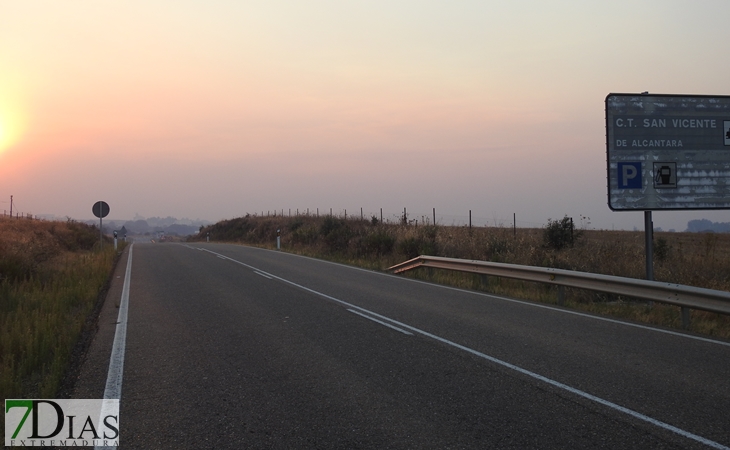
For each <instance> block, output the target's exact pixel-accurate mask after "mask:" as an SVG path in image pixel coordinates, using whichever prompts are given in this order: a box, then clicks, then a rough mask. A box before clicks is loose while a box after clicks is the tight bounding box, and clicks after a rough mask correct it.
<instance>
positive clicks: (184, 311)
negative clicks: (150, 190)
mask: <svg viewBox="0 0 730 450" xmlns="http://www.w3.org/2000/svg"><path fill="white" fill-rule="evenodd" d="M128 256H129V250H127V251H126V254H125V256H124V257H123V258H122V261H121V262H120V264H119V267H118V268H117V272H116V274H115V278H114V282H113V284H112V287H111V290H110V292H109V297H108V298H107V301H106V304H105V307H104V310H103V312H102V315H101V317H100V319H99V332H98V334H97V337H96V340H95V341H94V344H93V346H92V348H91V349H90V351H89V355H88V357H87V360H86V362H85V364H84V366H83V369H82V372H81V377H80V378H79V380H78V382H77V388H76V392H75V394H74V397H76V398H101V397H102V396H103V395H104V391H105V388H108V386H107V385H106V382H107V379H108V370H109V368H110V364H109V358H110V356H109V355H110V353H111V351H112V342H113V340H114V336H115V332H116V329H117V328H119V325H118V324H117V321H118V320H119V319H118V312H119V309H118V308H117V307H116V306H117V305H120V302H122V300H121V298H122V297H123V295H122V294H123V290H124V289H123V284H124V280H125V274H126V269H127V267H129V269H130V270H129V272H128V273H129V275H128V277H126V278H127V283H128V289H127V294H128V304H127V307H128V310H127V311H128V315H127V320H126V333H125V345H124V351H123V372H122V374H123V376H120V377H118V378H119V381H118V384H119V390H120V392H121V412H120V416H121V417H120V439H121V447H122V448H281V449H284V448H378V449H380V448H454V449H458V448H540V449H546V448H547V449H549V448H555V449H557V448H632V449H637V448H642V449H648V448H657V449H680V448H697V449H701V448H727V447H728V446H730V345H729V343H728V342H723V341H713V340H711V339H706V338H702V337H698V336H694V335H688V334H683V333H677V332H672V331H668V330H662V329H655V328H651V327H645V326H640V325H639V326H637V325H636V324H629V323H623V322H620V321H615V320H610V319H605V318H600V317H595V316H591V315H586V314H581V313H577V312H575V311H570V310H565V309H561V308H555V307H549V306H546V305H541V304H535V303H530V302H523V301H515V300H511V299H506V298H501V297H495V296H490V295H485V294H482V293H475V292H469V291H464V290H458V289H453V288H447V287H441V286H435V285H432V284H427V283H422V282H417V281H413V280H408V279H404V278H400V277H396V276H390V275H386V274H382V273H376V272H371V271H366V270H360V269H355V268H351V267H346V266H342V265H338V264H333V263H328V262H323V261H318V260H314V259H310V258H304V257H300V256H296V255H291V254H287V253H282V252H275V251H268V250H262V249H256V248H250V247H244V246H236V245H226V244H212V243H211V244H206V243H195V244H135V245H134V246H133V247H132V258H131V263H130V265H129V266H127V264H128V262H129V261H128Z"/></svg>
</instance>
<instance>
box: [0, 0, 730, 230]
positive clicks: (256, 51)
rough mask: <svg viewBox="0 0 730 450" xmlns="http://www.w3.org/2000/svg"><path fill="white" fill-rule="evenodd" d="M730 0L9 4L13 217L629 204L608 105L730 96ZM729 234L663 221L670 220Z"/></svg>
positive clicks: (549, 211)
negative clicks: (633, 95)
mask: <svg viewBox="0 0 730 450" xmlns="http://www.w3.org/2000/svg"><path fill="white" fill-rule="evenodd" d="M729 21H730V2H728V1H727V0H692V1H675V0H662V1H658V0H657V1H637V0H628V1H624V0H617V1H610V2H607V1H605V0H601V1H585V0H582V1H578V0H576V1H509V2H507V1H486V0H480V1H429V0H417V1H403V0H389V1H347V0H338V1H276V0H267V1H256V2H253V1H240V0H238V1H233V0H231V1H223V0H217V1H215V2H202V1H190V0H175V1H160V0H157V1H154V0H145V1H133V0H125V1H107V2H98V1H86V0H74V1H72V2H67V1H57V0H54V1H34V0H24V1H16V0H0V209H9V206H10V204H9V201H10V195H13V196H14V201H15V210H16V211H20V212H29V213H33V214H54V215H57V216H60V217H64V216H70V217H73V218H76V219H86V218H92V217H93V216H92V213H91V206H92V204H93V203H94V202H95V201H97V200H105V201H107V202H108V203H109V204H110V206H111V214H110V215H109V217H108V218H109V219H117V220H121V219H131V218H133V217H134V216H135V214H139V215H142V216H145V217H149V216H163V217H164V216H175V217H179V218H181V217H189V218H192V219H195V218H201V219H208V220H212V221H215V220H219V219H223V218H232V217H237V216H240V215H243V214H245V213H246V212H249V213H254V212H258V213H261V211H273V210H274V209H276V210H278V211H281V210H282V209H283V210H284V211H285V213H288V211H289V209H290V208H291V209H292V210H293V211H296V209H299V210H300V212H301V211H305V210H306V209H307V208H309V209H310V211H315V210H316V209H317V208H319V209H320V212H323V211H327V212H329V209H330V208H332V209H333V211H334V212H338V213H341V212H342V211H343V210H345V209H346V210H347V211H348V214H352V213H356V214H359V211H360V208H361V207H362V208H364V211H365V214H368V215H372V214H376V215H379V211H380V208H383V211H384V215H385V216H386V217H394V216H395V215H396V214H398V213H399V212H402V210H403V208H404V207H406V208H408V211H409V213H411V214H412V217H420V216H427V217H430V216H431V214H432V208H436V213H437V216H439V217H441V218H440V219H439V220H441V221H442V222H443V223H446V224H450V223H452V222H454V223H456V222H463V221H465V220H467V218H468V213H469V210H472V215H473V218H474V221H475V222H476V223H484V222H489V223H490V224H494V223H502V224H505V225H510V224H511V222H512V214H513V213H516V215H517V223H518V226H540V225H542V224H544V223H545V222H546V221H547V219H548V218H561V217H563V215H565V214H568V215H570V216H573V217H575V218H576V220H577V219H578V217H579V216H580V215H583V216H588V217H590V218H591V226H592V227H598V228H607V229H611V228H613V227H615V228H617V229H618V228H624V229H631V228H633V227H634V226H636V227H638V228H639V229H643V214H642V213H641V212H611V211H610V210H609V209H608V206H607V194H606V145H605V115H604V99H605V97H606V95H607V94H609V93H611V92H642V91H649V92H651V93H657V94H659V93H662V94H669V93H673V94H713V95H730V49H729V47H728V45H729V43H730V25H728V23H730V22H729ZM702 217H706V218H709V219H712V220H716V221H724V222H728V221H730V211H714V212H712V211H696V212H657V213H655V214H654V219H655V225H656V226H660V227H663V228H665V229H669V228H676V229H677V230H684V229H685V228H686V223H687V221H688V220H690V219H693V218H702Z"/></svg>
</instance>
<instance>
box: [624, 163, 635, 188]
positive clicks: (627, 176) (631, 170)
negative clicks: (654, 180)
mask: <svg viewBox="0 0 730 450" xmlns="http://www.w3.org/2000/svg"><path fill="white" fill-rule="evenodd" d="M621 169H623V170H622V173H621V185H622V186H623V187H626V186H628V185H629V183H630V180H633V179H634V178H636V175H637V174H638V172H637V170H636V167H634V166H631V165H628V164H626V165H624V166H623V167H622V168H621Z"/></svg>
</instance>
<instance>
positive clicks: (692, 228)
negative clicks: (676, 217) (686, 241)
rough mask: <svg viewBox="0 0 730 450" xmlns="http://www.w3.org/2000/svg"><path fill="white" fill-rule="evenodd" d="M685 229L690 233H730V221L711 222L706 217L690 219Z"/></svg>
mask: <svg viewBox="0 0 730 450" xmlns="http://www.w3.org/2000/svg"><path fill="white" fill-rule="evenodd" d="M687 231H689V232H692V233H706V232H708V231H710V232H713V233H730V222H713V221H711V220H707V219H698V220H690V221H689V222H687Z"/></svg>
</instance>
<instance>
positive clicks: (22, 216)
mask: <svg viewBox="0 0 730 450" xmlns="http://www.w3.org/2000/svg"><path fill="white" fill-rule="evenodd" d="M3 218H5V219H29V220H40V217H37V216H34V215H33V214H31V213H23V212H15V211H13V214H12V215H11V214H10V213H9V212H8V210H3Z"/></svg>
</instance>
